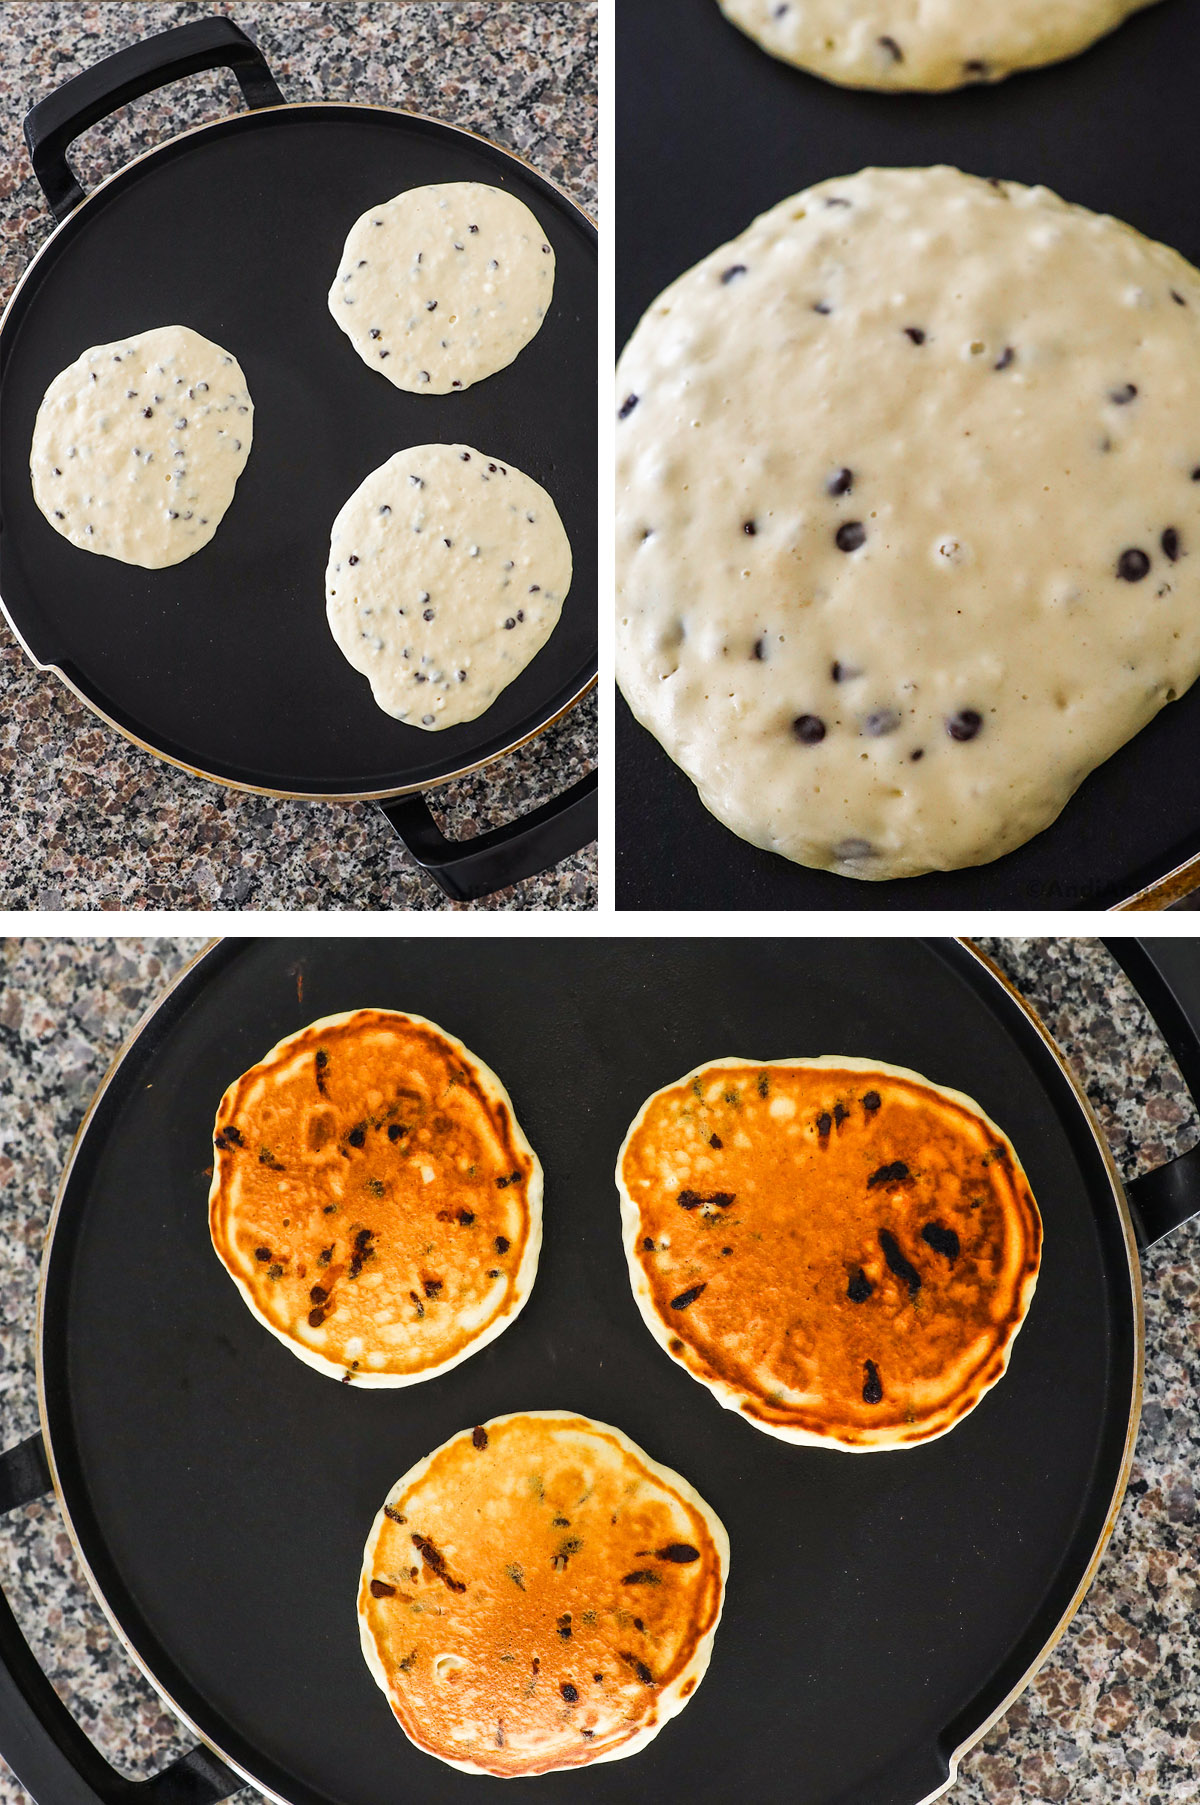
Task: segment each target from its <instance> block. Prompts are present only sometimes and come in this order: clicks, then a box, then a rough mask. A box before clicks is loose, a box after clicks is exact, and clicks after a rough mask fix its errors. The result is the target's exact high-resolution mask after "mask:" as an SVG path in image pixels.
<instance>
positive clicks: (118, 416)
mask: <svg viewBox="0 0 1200 1805" xmlns="http://www.w3.org/2000/svg"><path fill="white" fill-rule="evenodd" d="M253 437H254V404H253V402H252V401H251V399H250V393H249V390H248V389H247V387H246V378H245V377H244V376H243V375H242V371H241V366H240V365H239V364H238V362H237V359H236V358H235V357H233V356H231V354H230V353H229V352H228V351H224V350H222V348H221V346H220V345H214V344H213V343H212V341H211V339H207V338H202V337H201V335H200V334H199V333H198V332H193V331H192V329H191V327H190V326H156V327H155V328H154V329H153V330H152V331H150V332H139V333H137V334H136V335H135V336H134V337H133V338H126V339H118V340H116V342H115V343H113V344H111V345H93V346H91V348H90V349H89V350H87V351H84V352H82V353H81V354H80V355H79V357H77V358H76V360H75V362H74V363H73V364H70V365H68V367H67V368H66V369H65V370H62V371H60V373H59V374H58V375H57V376H56V377H55V378H54V381H53V382H52V383H51V384H50V387H49V388H48V389H47V390H46V396H45V399H44V400H43V402H42V405H41V407H40V408H39V409H38V417H37V423H36V425H35V426H34V429H33V447H32V450H31V452H30V456H29V471H30V475H31V476H32V478H33V495H34V500H35V501H36V502H37V505H38V507H39V508H40V509H41V511H42V513H43V514H44V515H45V516H46V519H47V520H48V521H49V522H50V525H51V526H52V527H53V528H54V530H55V532H56V533H61V534H62V536H63V538H64V539H69V540H70V541H71V544H72V545H77V546H79V548H80V549H81V550H82V551H88V552H100V553H101V554H102V555H103V556H104V557H106V558H118V559H120V561H121V562H122V563H123V564H139V565H141V566H142V567H143V568H144V569H146V570H162V569H164V568H165V567H166V566H167V565H170V564H180V563H182V562H183V560H184V559H185V558H190V557H191V556H192V555H193V554H194V553H195V552H198V551H200V550H202V548H203V547H204V546H206V545H207V544H208V542H209V540H210V539H211V538H212V536H213V534H214V533H215V532H216V530H217V528H218V527H219V526H220V524H221V521H222V519H223V518H224V516H225V513H226V510H227V509H228V508H229V505H230V503H231V502H232V500H233V492H234V490H235V488H236V487H237V480H238V477H239V476H240V475H241V474H242V471H243V470H244V469H245V468H246V459H247V458H248V457H249V456H250V445H251V442H252V440H253Z"/></svg>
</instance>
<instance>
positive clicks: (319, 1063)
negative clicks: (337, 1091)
mask: <svg viewBox="0 0 1200 1805" xmlns="http://www.w3.org/2000/svg"><path fill="white" fill-rule="evenodd" d="M313 1063H314V1073H313V1075H314V1077H315V1078H316V1081H317V1089H318V1091H319V1092H320V1093H321V1095H322V1096H323V1097H324V1096H326V1095H327V1094H328V1093H327V1092H326V1089H325V1080H326V1078H327V1077H328V1075H329V1055H328V1053H327V1052H326V1051H325V1049H324V1047H318V1048H317V1051H316V1057H315V1060H314V1062H313Z"/></svg>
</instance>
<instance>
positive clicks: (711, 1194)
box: [676, 1191, 735, 1210]
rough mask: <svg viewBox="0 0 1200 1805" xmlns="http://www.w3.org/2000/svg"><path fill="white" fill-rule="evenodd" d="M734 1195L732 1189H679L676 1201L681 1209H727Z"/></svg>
mask: <svg viewBox="0 0 1200 1805" xmlns="http://www.w3.org/2000/svg"><path fill="white" fill-rule="evenodd" d="M734 1195H735V1194H734V1192H732V1191H708V1192H702V1191H680V1193H679V1196H678V1197H677V1198H676V1202H677V1203H678V1205H679V1207H680V1209H681V1210H698V1209H700V1208H704V1209H717V1210H727V1209H728V1208H729V1206H730V1204H731V1203H733V1201H734Z"/></svg>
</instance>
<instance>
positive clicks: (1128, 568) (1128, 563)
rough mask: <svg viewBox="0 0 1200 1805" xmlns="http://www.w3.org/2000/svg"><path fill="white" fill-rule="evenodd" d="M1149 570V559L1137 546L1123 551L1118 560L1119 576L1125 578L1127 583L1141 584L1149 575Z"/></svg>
mask: <svg viewBox="0 0 1200 1805" xmlns="http://www.w3.org/2000/svg"><path fill="white" fill-rule="evenodd" d="M1149 570H1150V560H1149V558H1148V557H1147V556H1146V554H1145V552H1144V551H1142V550H1140V549H1139V547H1137V546H1136V545H1134V546H1130V547H1129V549H1128V550H1127V551H1123V552H1122V553H1121V556H1120V557H1119V558H1118V559H1117V575H1118V576H1119V577H1124V579H1125V581H1126V582H1127V583H1140V582H1141V580H1142V578H1143V577H1144V576H1146V575H1148V573H1149Z"/></svg>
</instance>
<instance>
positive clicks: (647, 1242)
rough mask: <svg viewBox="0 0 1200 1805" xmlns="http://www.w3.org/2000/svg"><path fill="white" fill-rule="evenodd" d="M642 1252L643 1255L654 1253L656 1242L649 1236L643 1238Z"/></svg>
mask: <svg viewBox="0 0 1200 1805" xmlns="http://www.w3.org/2000/svg"><path fill="white" fill-rule="evenodd" d="M642 1252H643V1253H653V1252H654V1242H653V1240H652V1239H651V1238H650V1236H649V1235H643V1236H642Z"/></svg>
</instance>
